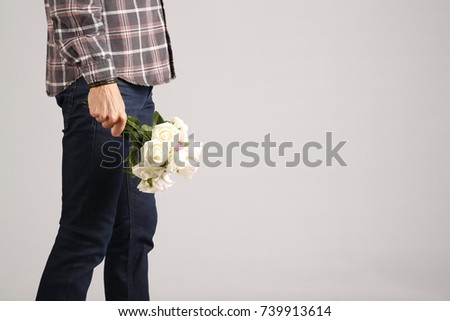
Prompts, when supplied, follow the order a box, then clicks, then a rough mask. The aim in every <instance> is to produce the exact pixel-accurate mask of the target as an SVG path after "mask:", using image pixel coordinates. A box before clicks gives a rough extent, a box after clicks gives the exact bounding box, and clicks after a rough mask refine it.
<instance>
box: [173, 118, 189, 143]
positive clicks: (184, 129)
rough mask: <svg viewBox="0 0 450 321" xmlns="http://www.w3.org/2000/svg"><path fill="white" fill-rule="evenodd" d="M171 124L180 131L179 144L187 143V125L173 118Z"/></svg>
mask: <svg viewBox="0 0 450 321" xmlns="http://www.w3.org/2000/svg"><path fill="white" fill-rule="evenodd" d="M172 123H173V125H174V126H175V127H176V128H177V129H178V130H179V131H180V142H187V141H188V140H189V137H188V129H189V127H188V125H186V123H185V122H184V121H183V120H181V119H180V118H178V117H173V118H172Z"/></svg>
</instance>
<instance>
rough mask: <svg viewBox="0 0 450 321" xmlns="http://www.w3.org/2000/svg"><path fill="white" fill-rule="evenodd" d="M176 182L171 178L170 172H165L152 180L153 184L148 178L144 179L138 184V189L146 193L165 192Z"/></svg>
mask: <svg viewBox="0 0 450 321" xmlns="http://www.w3.org/2000/svg"><path fill="white" fill-rule="evenodd" d="M174 183H175V182H174V181H172V179H171V178H170V174H169V173H166V172H163V173H162V174H161V175H160V176H159V177H158V178H156V179H152V180H151V186H150V183H149V182H148V180H142V181H141V182H140V183H139V185H138V189H139V190H140V191H141V192H144V193H156V192H164V191H165V190H166V189H168V188H170V187H172V185H173V184H174Z"/></svg>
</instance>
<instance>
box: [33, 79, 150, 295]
mask: <svg viewBox="0 0 450 321" xmlns="http://www.w3.org/2000/svg"><path fill="white" fill-rule="evenodd" d="M118 86H119V89H120V92H121V94H122V97H123V100H124V102H125V106H126V112H127V114H128V115H129V116H134V117H138V118H139V119H140V120H141V123H145V124H149V125H151V124H152V119H153V112H154V108H155V107H154V103H153V100H152V90H153V87H146V86H138V85H134V84H131V83H128V82H126V81H125V80H122V79H119V80H118ZM88 92H89V86H88V84H87V83H86V82H85V80H84V78H83V77H81V78H79V79H78V80H77V81H76V82H74V83H73V84H72V85H71V86H70V87H69V88H67V89H66V90H65V91H64V92H62V93H60V94H59V95H57V96H56V101H57V104H58V105H59V106H60V107H61V109H62V114H63V118H64V129H63V133H64V135H63V140H62V147H63V156H62V211H61V218H60V220H59V229H58V234H57V236H56V240H55V243H54V245H53V248H52V250H51V253H50V255H49V258H48V260H47V264H46V266H45V269H44V272H43V275H42V278H41V281H40V284H39V289H38V293H37V296H36V300H51V301H55V300H61V301H62V300H71V301H75V300H77V301H80V300H86V294H87V291H88V288H89V285H90V282H91V279H92V274H93V270H94V268H95V267H96V266H97V265H99V264H100V263H101V262H102V261H103V259H105V265H104V289H105V298H106V300H122V301H132V300H140V301H147V300H150V294H149V284H148V253H149V252H150V251H151V250H152V248H153V246H154V244H153V236H154V233H155V230H156V224H157V210H156V203H155V197H154V194H149V193H142V192H140V191H139V190H138V189H137V185H138V183H139V179H138V178H131V177H130V176H129V175H128V174H127V173H126V172H125V171H124V166H123V163H122V160H123V159H124V158H126V156H127V155H128V152H129V144H128V143H127V142H126V141H125V140H124V139H123V138H117V137H113V136H112V135H111V130H110V129H105V128H103V127H102V125H101V124H100V123H98V122H97V121H96V120H95V119H94V118H93V117H92V116H91V115H90V114H89V110H88V108H86V106H85V105H84V102H86V101H87V96H88Z"/></svg>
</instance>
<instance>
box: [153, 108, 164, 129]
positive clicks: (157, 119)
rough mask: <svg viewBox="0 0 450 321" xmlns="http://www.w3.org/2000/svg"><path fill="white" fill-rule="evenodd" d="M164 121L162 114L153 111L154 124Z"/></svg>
mask: <svg viewBox="0 0 450 321" xmlns="http://www.w3.org/2000/svg"><path fill="white" fill-rule="evenodd" d="M164 122H165V120H164V118H162V116H161V115H160V114H159V113H158V112H157V111H156V110H155V111H154V112H153V126H156V125H159V124H161V123H164Z"/></svg>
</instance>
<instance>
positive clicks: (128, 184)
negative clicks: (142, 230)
mask: <svg viewBox="0 0 450 321" xmlns="http://www.w3.org/2000/svg"><path fill="white" fill-rule="evenodd" d="M125 182H126V191H127V198H128V215H129V219H130V230H129V233H130V239H129V243H128V264H127V292H128V293H127V299H128V300H129V299H130V296H131V270H132V269H131V246H132V242H133V233H132V231H133V215H132V206H131V193H130V178H129V177H128V175H127V176H126V179H125Z"/></svg>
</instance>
